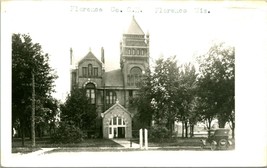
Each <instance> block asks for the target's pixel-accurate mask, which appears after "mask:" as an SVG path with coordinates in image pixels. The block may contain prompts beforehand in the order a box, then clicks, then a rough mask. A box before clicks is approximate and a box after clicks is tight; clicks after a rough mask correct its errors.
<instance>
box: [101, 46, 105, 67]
mask: <svg viewBox="0 0 267 168" xmlns="http://www.w3.org/2000/svg"><path fill="white" fill-rule="evenodd" d="M101 61H102V63H103V64H105V54H104V48H103V47H101Z"/></svg>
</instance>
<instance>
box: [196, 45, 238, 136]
mask: <svg viewBox="0 0 267 168" xmlns="http://www.w3.org/2000/svg"><path fill="white" fill-rule="evenodd" d="M198 61H199V64H200V66H199V72H200V76H199V78H198V86H199V92H198V96H199V98H200V99H199V100H200V102H201V111H202V112H203V116H204V118H206V119H208V120H209V122H211V120H212V119H213V118H214V117H217V118H218V120H219V127H224V125H225V123H226V122H227V121H231V122H232V126H233V132H234V122H235V121H234V115H235V114H234V111H235V110H234V108H235V94H234V93H235V91H234V90H235V88H234V86H235V85H234V83H235V50H234V47H229V46H226V45H225V44H224V43H219V44H214V45H213V46H212V47H211V48H210V50H209V51H208V52H207V54H205V55H202V56H200V57H199V58H198Z"/></svg>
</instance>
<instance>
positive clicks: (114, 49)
mask: <svg viewBox="0 0 267 168" xmlns="http://www.w3.org/2000/svg"><path fill="white" fill-rule="evenodd" d="M76 7H77V9H78V11H76ZM84 8H86V9H87V8H89V11H88V10H86V11H84V10H83V9H84ZM95 8H97V9H98V10H99V11H100V9H101V12H93V11H94V9H95ZM128 9H130V10H128ZM133 10H134V12H133ZM172 10H175V11H177V12H179V11H186V12H185V13H171V11H172ZM121 11H122V12H121ZM168 11H169V12H170V13H166V12H168ZM205 11H206V12H205ZM160 12H162V13H160ZM201 12H202V13H201ZM133 15H134V16H135V19H136V20H137V22H138V23H139V25H140V26H141V28H142V29H143V31H144V32H145V33H147V32H149V34H150V57H151V61H152V62H153V61H154V60H156V59H157V58H159V57H160V56H163V57H168V56H172V55H176V56H177V60H178V63H183V62H187V61H192V60H194V56H195V55H199V54H201V53H203V52H205V51H206V50H207V49H208V48H209V47H210V46H211V45H212V43H213V42H215V41H223V42H226V43H227V44H229V45H232V46H234V47H235V49H236V50H235V51H236V55H235V61H236V64H235V67H236V69H235V73H236V76H235V79H236V81H235V86H236V87H235V91H236V94H235V98H236V109H235V110H236V123H237V124H236V142H237V143H236V149H235V151H233V152H231V153H224V152H222V153H221V152H219V154H218V153H209V152H207V153H205V154H204V153H203V155H202V153H201V158H203V160H200V159H199V160H197V161H196V162H191V161H188V160H186V158H187V157H188V158H189V159H190V160H191V159H192V158H194V160H195V159H197V158H199V156H200V155H199V153H195V152H192V153H187V155H184V154H185V153H178V155H176V154H177V153H175V155H171V156H172V157H171V158H173V160H172V162H168V159H166V161H167V164H163V162H164V159H162V154H160V155H155V154H154V153H150V154H149V156H151V157H150V159H152V161H154V162H152V163H155V162H156V161H158V162H159V161H161V162H162V164H160V162H159V164H157V166H159V165H164V166H166V165H172V166H175V165H179V164H180V165H182V166H190V165H188V164H189V163H190V164H191V165H193V166H210V165H218V164H219V166H223V167H224V165H225V166H241V167H243V166H259V167H260V166H264V165H266V157H264V156H266V149H267V146H266V142H267V131H266V128H267V122H266V118H267V113H266V111H267V104H266V101H267V87H266V86H267V78H266V76H267V57H266V55H267V50H266V46H267V31H266V30H267V8H266V1H250V2H249V1H242V2H236V1H220V2H218V3H215V2H213V1H202V2H195V1H193V0H189V1H164V2H163V1H156V2H155V1H153V3H152V2H151V1H146V2H143V1H131V2H129V1H128V2H125V1H105V2H94V1H41V0H40V1H35V2H33V1H12V0H11V1H1V137H4V138H3V139H1V161H2V160H3V162H1V164H2V163H3V165H6V166H7V167H9V166H8V165H12V164H13V165H14V163H17V164H19V163H20V162H17V160H14V159H13V160H12V158H11V157H10V148H11V140H10V137H11V131H10V130H11V125H10V123H11V122H10V121H11V111H12V110H11V100H12V98H11V36H12V33H29V35H30V36H31V37H32V39H33V41H34V42H37V43H40V44H41V46H42V48H43V51H44V52H45V53H48V54H49V55H50V63H51V67H52V68H54V69H55V71H56V72H57V75H58V76H59V78H58V79H57V80H56V82H55V85H56V87H55V90H56V93H54V94H53V96H54V97H55V98H57V99H61V100H63V101H64V99H65V96H66V93H68V92H69V88H70V76H69V74H70V65H69V61H70V60H69V58H70V55H69V54H70V52H69V51H70V47H72V48H73V53H74V56H75V58H76V60H79V59H80V58H82V57H83V56H85V55H86V54H87V53H88V52H89V49H90V48H91V51H92V52H93V53H94V54H95V55H96V57H98V58H100V50H101V47H104V49H105V60H106V66H105V67H106V70H107V71H108V70H112V69H117V68H119V43H120V40H121V37H122V34H123V32H125V31H127V28H128V26H129V24H130V22H131V19H132V16H133ZM248 123H249V124H248ZM255 128H256V129H255ZM264 128H265V129H264ZM250 133H251V134H252V133H253V135H256V137H257V138H255V136H249V135H251V134H250ZM3 134H4V135H5V136H2V135H3ZM3 140H4V141H3ZM252 142H256V143H253V145H248V144H251V143H252ZM3 153H4V154H3ZM179 154H180V155H179ZM123 155H125V156H126V154H123ZM127 156H128V155H127ZM158 156H159V157H158ZM164 156H165V154H164ZM174 156H175V158H183V159H174ZM176 156H177V157H176ZM241 156H242V159H240V157H241ZM252 156H254V157H252ZM154 157H156V158H154ZM109 158H112V159H113V158H114V159H117V158H115V155H114V157H113V155H112V156H110V155H109ZM129 158H130V157H129ZM206 158H209V160H208V162H206V163H205V162H204V161H207V160H206ZM221 158H223V160H226V161H227V162H222V159H221ZM24 159H25V158H22V159H21V160H20V161H21V162H22V161H24V162H25V163H24V165H27V163H32V161H29V160H27V159H25V160H24ZM64 159H65V158H62V163H65V162H66V159H65V160H64ZM100 159H102V153H101V158H100ZM112 159H111V160H112ZM51 160H52V158H51ZM53 161H55V160H53ZM53 161H52V162H49V161H46V160H45V161H43V163H44V164H42V166H46V165H49V164H52V163H55V162H53ZM68 161H69V162H71V161H76V160H75V159H70V160H68ZM101 161H102V160H101ZM112 161H113V160H112ZM125 161H127V160H125ZM150 161H151V160H150ZM69 162H68V163H69ZM158 162H157V163H158ZM56 163H60V162H58V160H56ZM66 163H67V162H66ZM82 163H85V162H82ZM100 163H103V162H100ZM138 163H139V162H135V163H133V164H134V165H132V166H140V165H138ZM142 163H144V165H148V166H149V165H150V164H148V163H150V162H149V161H146V160H144V161H142ZM207 163H208V164H207ZM212 163H213V164H212ZM36 164H38V163H37V162H36ZM222 164H224V165H222ZM73 165H75V166H76V164H75V163H73ZM151 165H152V166H155V164H154V165H153V164H151ZM151 165H150V166H151ZM20 166H21V165H20ZM26 167H28V166H26Z"/></svg>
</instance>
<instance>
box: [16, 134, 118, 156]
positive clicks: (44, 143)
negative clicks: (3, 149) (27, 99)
mask: <svg viewBox="0 0 267 168" xmlns="http://www.w3.org/2000/svg"><path fill="white" fill-rule="evenodd" d="M58 147H59V148H64V147H65V148H66V147H68V148H86V147H87V148H89V147H90V148H92V147H93V148H94V147H95V148H98V147H122V146H121V145H120V144H118V143H116V142H114V141H112V140H109V139H85V140H84V141H83V142H80V143H65V144H64V143H61V144H56V143H51V141H50V138H49V137H44V138H36V147H34V148H32V147H31V140H30V139H29V138H26V139H25V145H24V147H23V146H22V144H21V139H19V138H16V139H13V141H12V153H17V152H20V153H29V152H34V151H37V150H39V149H41V148H58Z"/></svg>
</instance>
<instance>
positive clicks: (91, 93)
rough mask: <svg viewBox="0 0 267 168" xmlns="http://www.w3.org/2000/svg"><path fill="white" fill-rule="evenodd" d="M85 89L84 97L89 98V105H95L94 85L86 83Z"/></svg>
mask: <svg viewBox="0 0 267 168" xmlns="http://www.w3.org/2000/svg"><path fill="white" fill-rule="evenodd" d="M85 88H86V96H87V97H88V98H89V104H95V103H96V96H95V95H96V93H95V85H94V84H93V83H88V84H87V85H86V87H85Z"/></svg>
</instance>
